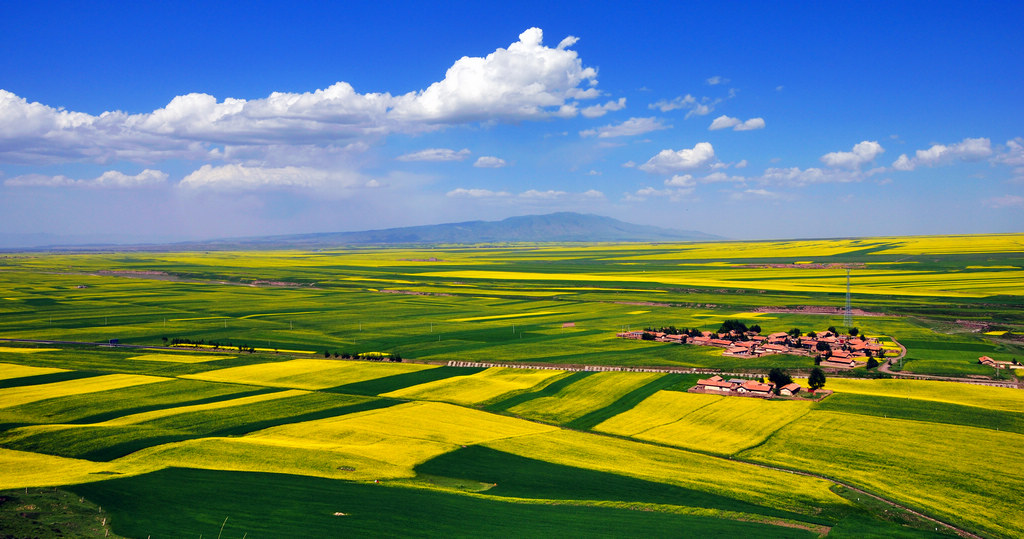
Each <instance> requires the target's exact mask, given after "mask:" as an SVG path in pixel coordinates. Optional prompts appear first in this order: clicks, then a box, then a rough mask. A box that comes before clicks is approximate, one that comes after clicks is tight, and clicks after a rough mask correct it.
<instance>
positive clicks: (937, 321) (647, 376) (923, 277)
mask: <svg viewBox="0 0 1024 539" xmlns="http://www.w3.org/2000/svg"><path fill="white" fill-rule="evenodd" d="M848 269H849V271H850V289H851V293H852V303H853V307H854V308H855V309H856V310H855V311H854V312H853V322H854V323H853V325H854V326H855V327H857V328H858V329H859V331H860V332H861V333H863V334H866V335H871V336H878V337H881V338H882V340H883V342H885V343H887V346H888V350H889V354H890V355H889V357H890V358H893V357H895V356H896V355H897V354H898V353H899V350H900V346H901V345H902V346H903V347H905V348H906V355H905V357H901V358H899V360H898V361H895V362H894V363H893V365H892V366H891V369H892V374H886V373H879V372H877V371H876V370H868V369H866V368H864V367H858V368H856V369H853V370H852V371H848V372H843V373H831V372H830V373H828V380H827V382H826V385H825V389H828V390H832V391H834V393H833V394H832V395H830V396H827V397H825V398H823V399H819V400H811V399H800V398H795V399H773V400H764V399H756V398H743V397H728V396H719V395H706V394H696V393H691V392H688V391H687V390H688V389H689V388H690V387H692V386H693V385H694V384H695V383H696V381H697V379H698V378H701V377H705V376H707V375H708V374H709V373H712V372H718V371H721V372H723V373H729V374H735V375H738V376H739V375H746V376H761V375H764V374H766V373H767V372H768V370H769V369H772V368H782V369H786V370H787V371H788V372H790V373H791V374H793V375H794V377H799V376H801V375H806V374H807V373H808V372H809V371H810V370H811V369H812V368H813V367H814V366H815V365H814V361H813V358H811V357H807V356H791V355H767V356H763V357H759V358H739V357H727V356H722V355H721V349H720V348H714V347H704V346H691V345H677V344H671V343H662V342H646V341H636V340H626V339H620V338H617V337H616V333H618V332H620V331H622V330H624V329H641V328H645V327H653V328H658V327H667V326H675V327H677V328H696V329H699V330H707V331H715V330H717V329H718V327H719V326H720V325H721V324H722V322H723V321H726V320H741V321H743V322H745V323H746V324H748V325H751V324H758V325H760V326H761V328H762V330H763V333H766V334H767V333H771V332H777V331H788V330H790V329H792V328H799V329H800V330H802V331H804V332H806V331H810V330H815V331H822V330H824V329H825V328H827V327H829V326H835V327H836V328H838V329H839V330H840V331H847V330H849V328H848V327H846V326H845V325H844V313H843V309H842V308H843V306H844V303H845V300H846V291H847V270H848ZM1022 313H1024V234H1003V235H989V236H956V237H938V236H937V237H905V238H865V239H838V240H794V241H788V242H782V241H772V242H716V243H679V244H507V245H506V244H492V245H452V246H433V247H416V246H406V247H362V248H338V249H330V250H320V251H247V252H230V251H210V252H149V251H135V252H115V253H111V252H88V253H68V252H52V253H49V252H47V253H44V252H24V253H6V254H0V337H2V338H4V339H8V340H6V341H3V342H0V472H2V473H0V490H2V491H4V492H3V496H5V497H7V498H9V499H10V500H12V501H7V502H5V504H0V509H3V507H4V505H8V506H11V504H21V505H19V507H25V506H27V504H29V502H28V501H24V502H19V501H17V500H18V499H19V498H17V496H25V497H28V496H36V495H38V496H53V497H56V496H58V495H60V493H64V495H67V493H73V496H72V497H73V498H74V499H75V500H79V499H81V500H82V503H85V502H86V501H88V502H89V503H92V504H96V505H97V506H98V507H99V508H100V509H99V510H97V513H96V514H97V516H95V517H90V518H94V519H95V520H77V521H73V522H71V521H69V522H67V523H64V524H62V525H65V526H68V527H70V528H65V529H72V531H73V532H74V533H73V535H81V536H88V535H90V534H92V535H95V536H104V534H105V533H107V532H108V531H109V533H112V534H116V535H120V536H126V537H147V536H149V537H154V538H155V537H180V536H199V535H204V536H209V537H213V536H215V535H219V536H221V537H287V536H339V535H394V536H438V535H446V536H474V537H480V536H498V535H508V533H509V530H510V529H515V534H516V535H519V536H551V535H569V536H587V535H589V536H594V535H599V536H637V535H642V534H657V535H658V536H693V535H729V536H735V535H740V534H748V533H757V534H761V535H767V536H785V537H815V536H825V535H828V536H835V537H844V536H845V537H851V536H855V537H864V536H887V537H889V536H928V535H954V534H956V533H960V534H966V535H976V536H984V537H1016V536H1021V535H1024V524H1022V522H1024V509H1022V508H1021V507H1020V503H1019V499H1018V498H1017V496H1018V495H1019V493H1020V492H1024V478H1021V476H1020V474H1019V473H1017V470H1019V468H1020V462H1019V461H1017V460H1016V458H1017V457H1018V455H1020V454H1021V450H1022V449H1024V396H1022V395H1024V392H1022V390H1021V389H1019V388H1018V387H1019V385H1020V381H1019V378H1018V376H1017V375H1016V373H1022V372H1024V371H1022V370H1015V369H1011V368H1009V367H1007V368H1003V369H993V368H991V367H988V366H985V365H980V364H978V358H979V356H989V357H991V358H993V359H995V360H996V361H999V362H1006V363H1007V364H1013V362H1014V361H1020V360H1024V315H1022ZM58 341H59V342H58ZM86 343H94V344H86ZM476 363H480V365H473V364H476ZM483 364H486V365H483ZM492 364H493V365H496V366H488V365H492ZM456 365H468V366H456ZM618 369H622V370H618ZM630 369H631V370H633V371H637V372H627V370H630ZM598 371H600V372H598ZM640 371H643V372H640ZM910 376H925V377H928V376H930V377H934V378H933V379H930V380H923V379H911V378H909V377H910ZM901 377H904V378H901ZM941 378H957V379H960V381H940V379H941ZM798 381H801V382H802V383H803V381H802V380H798ZM966 381H971V382H975V383H973V384H968V383H964V382H966ZM979 383H999V384H1003V385H1006V386H1011V387H991V386H987V385H979ZM803 385H806V383H803ZM1012 386H1017V387H1012ZM52 487H57V490H56V491H55V492H53V494H47V493H48V492H52V491H54V489H53V488H52ZM26 499H27V498H26ZM33 499H34V498H33ZM54 499H56V498H54ZM32 504H33V506H41V505H40V504H41V502H38V501H33V502H32ZM99 511H102V513H99ZM21 513H27V514H30V515H33V514H35V513H39V511H27V510H26V511H21ZM17 514H18V513H13V515H14V516H10V517H8V516H6V515H7V512H5V511H0V517H2V518H4V519H15V520H16V519H18V518H22V519H24V518H30V519H31V517H19V516H17ZM42 519H43V516H42V515H39V516H38V520H39V521H40V522H42ZM931 519H936V520H937V521H941V522H937V521H936V520H931ZM0 522H2V523H4V525H5V526H7V525H8V524H6V523H7V522H12V521H11V520H2V521H0ZM40 526H42V524H40ZM47 526H49V524H47ZM74 526H78V527H77V528H74ZM47 529H48V528H47ZM39 533H42V534H43V535H44V536H45V533H43V532H39ZM52 533H54V532H51V534H52Z"/></svg>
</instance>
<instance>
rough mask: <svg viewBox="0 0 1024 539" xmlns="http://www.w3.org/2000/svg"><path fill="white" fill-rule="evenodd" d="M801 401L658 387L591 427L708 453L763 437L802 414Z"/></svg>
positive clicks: (805, 405)
mask: <svg viewBox="0 0 1024 539" xmlns="http://www.w3.org/2000/svg"><path fill="white" fill-rule="evenodd" d="M810 407H811V403H810V402H806V401H767V400H763V399H754V398H743V397H724V396H719V395H702V394H696V393H681V392H679V391H659V392H658V393H655V394H654V395H651V396H650V397H649V398H647V399H645V400H644V401H643V402H641V403H640V404H639V405H637V406H636V407H634V408H633V409H631V410H629V411H626V412H623V413H621V414H619V415H617V416H615V417H613V418H611V419H609V420H607V421H605V422H604V423H601V424H600V425H598V426H597V427H595V430H598V431H602V432H609V433H612V434H619V435H622V436H631V437H633V438H637V439H640V440H650V441H652V442H658V443H662V444H666V445H674V446H678V447H684V448H689V449H698V450H701V451H710V452H713V453H722V454H733V453H736V452H737V451H741V450H743V449H746V448H748V447H751V446H754V445H756V444H759V443H761V442H763V441H764V440H765V439H766V438H768V436H770V435H771V434H772V433H774V432H775V431H777V430H779V429H780V428H782V427H784V426H785V425H787V424H788V423H790V422H791V421H794V420H796V419H798V418H800V417H801V416H803V415H804V414H806V413H807V412H808V411H809V410H810Z"/></svg>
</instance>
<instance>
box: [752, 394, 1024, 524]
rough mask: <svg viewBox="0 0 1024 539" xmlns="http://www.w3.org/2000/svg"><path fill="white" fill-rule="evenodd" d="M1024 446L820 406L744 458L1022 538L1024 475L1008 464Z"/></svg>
mask: <svg viewBox="0 0 1024 539" xmlns="http://www.w3.org/2000/svg"><path fill="white" fill-rule="evenodd" d="M829 382H830V383H831V380H830V381H829ZM912 382H916V381H912ZM987 389H992V388H987ZM1011 391H1016V390H1011ZM937 441H938V442H937ZM943 441H950V442H949V443H943ZM1021 447H1024V436H1022V435H1020V434H1016V433H1008V432H998V431H993V430H990V429H979V428H973V427H964V426H960V425H944V424H936V423H925V422H921V421H907V420H903V419H891V418H890V419H882V418H879V417H872V416H863V415H856V414H847V413H837V412H825V411H817V410H813V411H811V412H809V413H808V414H807V415H806V416H804V417H803V418H801V419H800V420H798V421H794V422H792V423H790V424H789V425H787V426H786V427H784V428H782V429H781V430H780V431H778V432H777V433H775V434H774V435H773V436H772V437H771V438H769V439H768V441H767V442H765V443H764V444H763V445H761V446H758V447H756V448H754V449H752V450H750V451H747V452H744V453H741V456H742V457H744V458H749V459H753V460H757V461H760V462H765V463H769V464H778V465H781V466H786V467H793V468H797V469H802V470H815V471H816V472H818V473H821V474H824V475H826V476H830V477H835V478H837V479H840V480H844V481H849V482H851V483H853V484H855V485H860V486H862V487H866V488H868V489H871V490H872V491H875V492H879V493H884V494H885V495H886V496H888V497H890V498H893V499H895V500H897V501H903V502H907V503H910V504H912V505H913V506H917V507H920V508H923V509H924V510H925V511H927V512H929V513H932V514H935V515H936V516H939V517H941V518H945V519H949V520H951V521H952V522H954V523H957V522H959V523H966V524H967V525H968V526H969V527H971V528H975V529H978V530H986V531H987V532H988V533H990V534H995V535H999V536H1006V537H1019V536H1021V535H1022V534H1024V520H1022V518H1021V517H1022V516H1024V511H1022V510H1021V508H1020V504H1019V500H1020V493H1021V492H1022V491H1024V478H1021V476H1020V474H1017V473H1007V466H1008V464H1009V463H1011V462H1012V460H1011V455H1016V454H1018V453H1019V452H1020V448H1021ZM982 455H984V457H982ZM981 499H983V500H985V503H983V504H979V503H977V501H978V500H981Z"/></svg>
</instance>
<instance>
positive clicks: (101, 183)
mask: <svg viewBox="0 0 1024 539" xmlns="http://www.w3.org/2000/svg"><path fill="white" fill-rule="evenodd" d="M166 181H167V173H166V172H161V171H159V170H151V169H148V168H147V169H146V170H143V171H142V172H140V173H138V174H135V175H129V174H125V173H123V172H121V171H118V170H108V171H106V172H104V173H103V174H101V175H100V176H99V177H97V178H93V179H91V180H74V179H71V178H68V177H67V176H62V175H57V176H47V175H44V174H26V175H23V176H15V177H14V178H10V179H8V180H5V181H4V185H7V186H11V187H88V188H106V189H130V188H134V187H153V186H156V185H163V184H164V183H166Z"/></svg>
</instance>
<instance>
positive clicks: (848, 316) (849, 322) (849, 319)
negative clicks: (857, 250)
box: [843, 268, 853, 331]
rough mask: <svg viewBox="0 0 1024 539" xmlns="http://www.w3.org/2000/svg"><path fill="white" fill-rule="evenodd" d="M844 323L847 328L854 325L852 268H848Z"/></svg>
mask: <svg viewBox="0 0 1024 539" xmlns="http://www.w3.org/2000/svg"><path fill="white" fill-rule="evenodd" d="M843 323H844V324H846V330H847V331H849V330H850V328H852V327H853V309H852V308H851V307H850V268H846V312H845V314H844V316H843Z"/></svg>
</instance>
